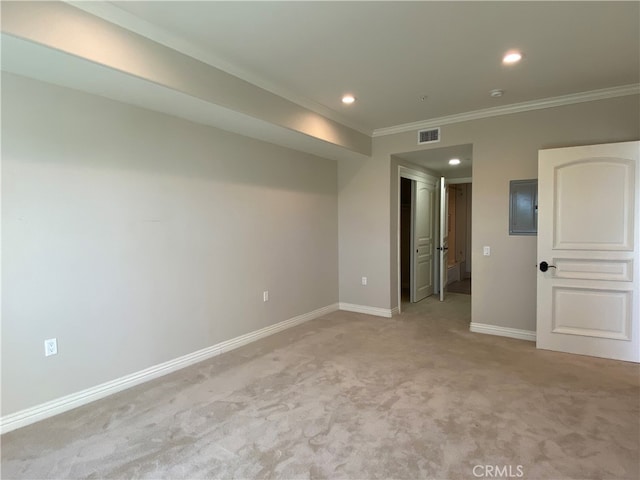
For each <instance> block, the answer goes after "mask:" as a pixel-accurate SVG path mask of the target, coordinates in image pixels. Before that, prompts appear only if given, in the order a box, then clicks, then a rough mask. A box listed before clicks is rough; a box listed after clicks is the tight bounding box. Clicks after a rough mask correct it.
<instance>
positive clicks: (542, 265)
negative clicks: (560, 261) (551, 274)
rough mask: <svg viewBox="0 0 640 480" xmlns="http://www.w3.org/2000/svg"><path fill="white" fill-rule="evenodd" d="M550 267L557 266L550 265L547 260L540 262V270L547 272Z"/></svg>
mask: <svg viewBox="0 0 640 480" xmlns="http://www.w3.org/2000/svg"><path fill="white" fill-rule="evenodd" d="M550 268H557V267H556V266H555V265H549V264H548V263H547V262H540V271H541V272H546V271H547V270H549V269H550Z"/></svg>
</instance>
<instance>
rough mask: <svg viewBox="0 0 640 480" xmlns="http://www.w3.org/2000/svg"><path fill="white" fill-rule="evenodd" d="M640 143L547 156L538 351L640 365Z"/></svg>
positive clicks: (541, 191) (541, 202) (541, 203)
mask: <svg viewBox="0 0 640 480" xmlns="http://www.w3.org/2000/svg"><path fill="white" fill-rule="evenodd" d="M639 213H640V142H624V143H615V144H607V145H592V146H586V147H572V148H558V149H550V150H541V151H540V152H539V160H538V305H537V308H538V312H537V332H536V335H537V346H538V348H544V349H548V350H557V351H561V352H568V353H577V354H582V355H592V356H597V357H604V358H613V359H618V360H626V361H631V362H639V361H640V341H639V339H640V336H639V332H638V330H639V327H640V325H639V320H638V317H639V315H638V311H639V307H640V305H639V303H640V301H639V300H640V298H639V296H640V288H639V287H640V280H639V277H640V248H639V237H640V225H639V223H640V222H639V220H638V215H639Z"/></svg>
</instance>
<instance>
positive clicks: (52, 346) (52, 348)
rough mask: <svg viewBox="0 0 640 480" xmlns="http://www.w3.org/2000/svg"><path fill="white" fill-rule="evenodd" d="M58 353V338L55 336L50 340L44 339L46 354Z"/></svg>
mask: <svg viewBox="0 0 640 480" xmlns="http://www.w3.org/2000/svg"><path fill="white" fill-rule="evenodd" d="M57 354H58V340H57V339H55V338H50V339H49V340H45V341H44V356H45V357H49V356H51V355H57Z"/></svg>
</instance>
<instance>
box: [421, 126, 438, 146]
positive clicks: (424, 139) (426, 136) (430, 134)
mask: <svg viewBox="0 0 640 480" xmlns="http://www.w3.org/2000/svg"><path fill="white" fill-rule="evenodd" d="M439 141H440V127H438V128H430V129H429V130H418V145H422V144H423V143H435V142H439Z"/></svg>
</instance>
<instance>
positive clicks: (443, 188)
mask: <svg viewBox="0 0 640 480" xmlns="http://www.w3.org/2000/svg"><path fill="white" fill-rule="evenodd" d="M439 240H440V243H439V246H438V251H439V252H440V255H439V256H440V258H439V262H438V264H439V265H438V271H439V272H440V285H439V288H440V301H441V302H443V301H444V289H445V287H446V286H447V256H448V255H447V251H448V250H449V187H448V185H447V182H446V180H445V178H444V177H440V239H439Z"/></svg>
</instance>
